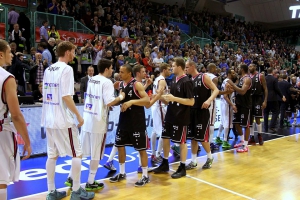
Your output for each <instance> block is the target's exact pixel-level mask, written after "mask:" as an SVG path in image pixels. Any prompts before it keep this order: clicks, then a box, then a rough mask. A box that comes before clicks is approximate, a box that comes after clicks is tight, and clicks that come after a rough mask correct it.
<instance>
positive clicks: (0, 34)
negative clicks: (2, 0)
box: [0, 23, 5, 40]
mask: <svg viewBox="0 0 300 200" xmlns="http://www.w3.org/2000/svg"><path fill="white" fill-rule="evenodd" d="M0 30H1V31H0V39H3V40H5V24H4V23H0Z"/></svg>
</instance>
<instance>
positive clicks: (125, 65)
mask: <svg viewBox="0 0 300 200" xmlns="http://www.w3.org/2000/svg"><path fill="white" fill-rule="evenodd" d="M121 67H125V68H126V71H127V72H130V73H131V75H132V74H133V73H132V67H131V66H130V65H129V64H124V65H122V66H121Z"/></svg>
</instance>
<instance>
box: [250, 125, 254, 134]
mask: <svg viewBox="0 0 300 200" xmlns="http://www.w3.org/2000/svg"><path fill="white" fill-rule="evenodd" d="M250 135H251V136H254V123H253V125H252V127H250Z"/></svg>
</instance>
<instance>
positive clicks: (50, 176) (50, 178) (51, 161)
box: [46, 158, 56, 192]
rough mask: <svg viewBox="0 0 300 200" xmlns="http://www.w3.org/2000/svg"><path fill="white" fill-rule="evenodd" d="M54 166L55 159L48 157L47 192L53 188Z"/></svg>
mask: <svg viewBox="0 0 300 200" xmlns="http://www.w3.org/2000/svg"><path fill="white" fill-rule="evenodd" d="M55 166H56V160H55V159H51V158H48V159H47V162H46V171H47V184H48V192H51V191H52V190H55V181H54V179H55Z"/></svg>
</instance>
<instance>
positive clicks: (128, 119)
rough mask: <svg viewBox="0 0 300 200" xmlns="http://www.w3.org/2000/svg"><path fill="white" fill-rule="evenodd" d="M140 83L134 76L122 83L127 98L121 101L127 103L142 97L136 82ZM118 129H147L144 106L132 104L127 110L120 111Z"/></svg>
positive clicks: (136, 130)
mask: <svg viewBox="0 0 300 200" xmlns="http://www.w3.org/2000/svg"><path fill="white" fill-rule="evenodd" d="M136 83H138V82H137V81H136V80H135V79H134V78H132V79H131V81H130V82H129V83H128V84H126V83H124V82H123V81H122V82H121V83H120V90H122V92H124V93H125V98H124V99H123V100H122V101H121V102H120V103H121V106H122V103H125V102H127V101H130V100H134V99H140V96H139V94H138V91H136V89H135V84H136ZM118 129H119V130H122V131H130V132H141V131H145V130H146V120H145V110H144V106H136V105H132V106H131V107H130V108H128V109H127V110H126V111H125V112H120V116H119V125H118Z"/></svg>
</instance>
